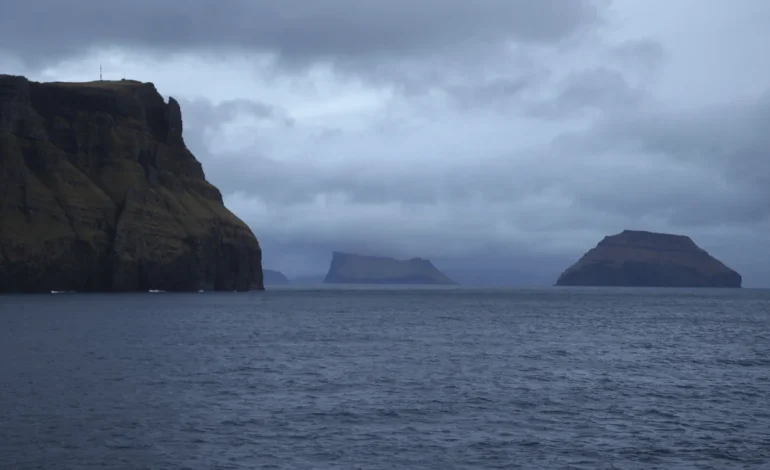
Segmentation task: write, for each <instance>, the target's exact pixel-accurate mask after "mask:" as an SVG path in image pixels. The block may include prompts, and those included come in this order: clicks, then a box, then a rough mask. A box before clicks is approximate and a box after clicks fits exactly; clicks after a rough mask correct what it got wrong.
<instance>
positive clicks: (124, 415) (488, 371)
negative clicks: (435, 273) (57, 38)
mask: <svg viewBox="0 0 770 470" xmlns="http://www.w3.org/2000/svg"><path fill="white" fill-rule="evenodd" d="M0 468H2V469H97V468H98V469H185V468H187V469H270V468H276V469H396V468H404V469H495V468H505V469H512V468H524V469H550V468H554V469H610V468H614V469H624V470H625V469H696V468H697V469H710V468H713V469H770V291H762V290H751V289H743V290H655V289H639V290H634V289H626V290H624V289H614V290H606V289H560V288H549V289H539V290H473V289H462V288H436V289H398V288H382V289H377V288H356V289H345V288H330V289H316V290H303V289H296V288H284V289H273V290H270V291H267V292H262V293H240V294H238V293H203V294H162V293H158V294H149V293H148V294H133V295H78V294H62V295H41V296H4V297H0Z"/></svg>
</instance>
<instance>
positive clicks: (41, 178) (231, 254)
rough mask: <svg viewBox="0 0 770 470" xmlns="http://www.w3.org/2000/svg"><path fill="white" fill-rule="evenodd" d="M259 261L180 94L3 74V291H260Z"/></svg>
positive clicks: (127, 83) (128, 84)
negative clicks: (196, 148) (201, 152)
mask: <svg viewBox="0 0 770 470" xmlns="http://www.w3.org/2000/svg"><path fill="white" fill-rule="evenodd" d="M261 258H262V252H261V249H260V246H259V243H258V242H257V239H256V238H255V236H254V234H253V233H252V231H251V230H250V229H249V228H248V226H247V225H246V224H244V223H243V222H242V221H241V220H240V219H238V217H236V216H235V215H233V214H232V213H231V212H230V211H229V210H228V209H227V208H225V206H224V204H223V201H222V195H221V193H220V192H219V190H218V189H217V188H215V187H214V186H212V185H211V184H209V183H208V182H207V181H206V179H205V176H204V173H203V169H202V167H201V164H200V162H198V161H197V160H196V158H195V157H194V156H193V155H192V153H190V151H189V150H188V149H187V147H186V146H185V143H184V139H183V137H182V113H181V110H180V108H179V104H178V103H177V102H176V101H175V100H174V99H173V98H170V99H169V101H168V103H166V102H165V101H164V99H163V97H162V96H161V95H160V94H159V93H158V91H157V90H156V89H155V86H154V85H153V84H151V83H141V82H136V81H132V80H122V81H117V82H108V81H105V82H102V81H99V82H89V83H58V82H55V83H37V82H31V81H28V80H27V79H26V78H24V77H17V76H9V75H0V292H39V291H50V290H74V291H134V290H140V291H141V290H144V291H146V290H150V289H160V290H169V291H172V290H175V291H192V290H201V289H203V290H249V289H262V288H263V284H262V267H261Z"/></svg>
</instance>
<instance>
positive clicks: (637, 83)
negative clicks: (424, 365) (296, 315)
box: [0, 0, 770, 287]
mask: <svg viewBox="0 0 770 470" xmlns="http://www.w3.org/2000/svg"><path fill="white" fill-rule="evenodd" d="M768 24H770V2H767V1H766V0H738V1H735V2H727V1H716V0H714V1H703V0H665V1H664V0H646V1H643V2H642V1H639V0H538V1H537V2H535V1H531V0H475V1H473V2H469V1H467V0H421V1H420V2H414V1H407V0H387V1H386V0H317V1H314V2H308V1H307V0H229V1H227V2H222V1H221V0H166V1H163V2H158V1H157V0H134V1H132V2H105V1H103V0H72V1H69V2H62V1H61V0H25V1H24V2H14V3H13V4H12V5H9V6H8V7H6V8H4V10H3V15H2V17H0V71H1V72H2V73H11V74H18V75H25V76H27V77H29V78H30V79H33V80H38V81H53V80H57V81H88V80H94V79H97V78H98V76H99V66H100V65H101V66H102V67H103V73H104V78H105V79H121V78H130V79H136V80H142V81H148V82H153V83H154V84H155V85H156V87H157V88H158V90H159V91H160V93H161V94H163V95H164V96H165V97H169V96H173V97H174V98H175V99H177V100H178V101H179V102H180V105H181V106H182V113H183V119H184V137H185V140H186V142H187V144H188V146H189V147H190V149H191V150H192V151H193V153H194V154H195V155H196V157H197V158H198V159H199V160H200V161H201V162H202V163H203V167H204V171H205V172H206V176H207V178H208V179H209V180H210V181H211V182H212V183H213V184H215V185H216V186H217V187H219V188H220V190H221V191H222V193H223V195H224V198H225V204H226V205H227V206H228V207H229V208H230V209H231V210H232V211H233V212H235V213H236V214H237V215H238V216H239V217H241V218H242V219H243V220H244V221H245V222H247V223H248V224H249V226H250V227H251V228H252V230H253V231H254V233H255V234H256V235H257V237H258V239H259V240H260V243H261V245H262V247H263V260H264V263H263V264H264V267H266V268H273V269H279V270H281V271H283V272H284V273H286V274H287V275H288V276H289V277H297V276H305V275H315V274H323V273H324V272H325V271H326V269H327V267H328V263H329V260H330V258H331V252H332V251H333V250H341V251H353V252H360V253H365V254H376V255H385V256H395V257H403V258H406V257H413V256H421V257H427V258H430V259H431V260H432V261H434V264H436V265H437V266H438V267H439V268H443V269H445V270H446V271H447V272H448V274H450V275H455V276H456V277H461V278H462V277H463V276H465V278H468V279H471V278H474V276H476V277H478V276H481V275H482V274H480V273H487V274H488V277H489V276H491V277H494V278H495V279H497V280H498V281H500V280H502V281H503V282H506V283H514V284H526V285H529V284H550V283H553V282H554V281H555V279H556V277H557V276H558V274H559V272H560V271H561V270H563V269H565V268H566V267H567V266H568V265H569V264H571V263H573V262H574V261H576V260H577V259H578V258H579V257H580V256H581V255H582V254H583V253H584V252H585V251H587V250H588V249H590V248H592V247H593V246H595V245H596V243H597V242H599V240H601V238H602V237H604V236H605V235H609V234H613V233H618V232H620V231H622V230H624V229H639V230H652V231H662V232H669V233H677V234H684V235H689V236H690V237H692V238H693V240H694V241H695V242H696V243H698V244H699V245H700V246H701V247H703V248H704V249H706V250H707V251H709V252H710V253H711V254H712V255H714V256H716V257H717V258H719V259H720V260H722V261H723V262H725V263H726V264H727V265H728V266H730V267H732V268H733V269H736V270H737V271H739V272H740V273H741V274H742V275H743V277H744V285H745V286H748V287H752V286H768V285H770V267H768V266H770V248H768V243H767V234H768V233H770V217H769V212H770V132H768V131H770V56H768V54H767V51H766V50H765V47H766V45H767V44H770V28H767V25H768ZM470 273H475V274H470ZM490 273H493V274H490ZM465 278H463V279H465ZM463 279H461V281H462V280H463Z"/></svg>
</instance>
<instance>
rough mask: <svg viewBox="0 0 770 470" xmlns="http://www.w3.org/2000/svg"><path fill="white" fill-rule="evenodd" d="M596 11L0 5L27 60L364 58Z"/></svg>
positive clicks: (500, 2)
mask: <svg viewBox="0 0 770 470" xmlns="http://www.w3.org/2000/svg"><path fill="white" fill-rule="evenodd" d="M599 19H600V16H599V12H598V10H597V8H596V6H595V5H594V4H593V2H591V1H589V0H538V1H531V0H479V1H473V2H470V1H467V0H440V1H439V0H432V1H429V0H422V1H411V0H389V1H367V0H318V1H308V0H228V1H222V0H184V1H158V0H134V1H131V2H114V1H104V0H73V1H66V2H65V1H62V0H25V1H18V2H12V3H9V5H6V6H4V8H3V15H2V16H0V44H3V45H4V47H5V48H7V49H9V50H10V51H12V52H17V53H19V54H21V55H23V57H24V58H25V59H26V60H29V61H33V62H36V61H46V60H48V61H50V60H52V59H57V58H62V57H64V56H68V55H72V54H76V53H79V52H82V51H84V50H85V49H86V48H89V47H109V46H120V47H137V48H145V49H153V50H158V51H167V52H184V51H196V50H206V49H209V50H210V49H224V50H253V51H261V52H271V53H276V54H278V56H279V57H280V58H281V59H283V60H285V61H286V62H288V63H292V62H295V63H308V62H312V61H316V60H319V59H329V60H357V59H365V60H367V61H368V60H370V59H372V58H380V59H381V58H384V57H388V56H399V55H414V54H416V55H422V54H424V53H428V54H430V53H432V52H435V51H436V50H437V49H438V50H446V49H453V48H458V47H462V46H463V44H467V43H472V42H476V43H489V42H496V41H499V40H506V39H510V40H516V41H524V42H536V43H543V42H555V41H560V40H562V39H564V38H566V37H568V36H570V35H571V34H573V33H575V32H576V31H578V30H579V29H580V28H581V27H583V26H585V25H590V24H594V23H596V22H598V21H599Z"/></svg>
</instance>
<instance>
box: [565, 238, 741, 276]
mask: <svg viewBox="0 0 770 470" xmlns="http://www.w3.org/2000/svg"><path fill="white" fill-rule="evenodd" d="M741 281H742V279H741V275H740V274H738V273H737V272H735V271H733V270H732V269H730V268H728V267H727V266H725V265H724V264H723V263H722V262H720V261H719V260H717V259H715V258H714V257H712V256H711V255H709V254H708V253H707V252H706V251H705V250H703V249H702V248H700V247H698V245H696V244H695V243H694V242H693V241H692V240H691V239H690V237H686V236H682V235H671V234H665V233H654V232H645V231H634V230H625V231H623V232H621V233H619V234H617V235H612V236H608V237H604V239H603V240H602V241H601V242H599V244H598V245H596V247H595V248H593V249H591V250H590V251H588V252H587V253H586V254H585V255H583V257H582V258H580V260H579V261H578V262H577V263H575V264H574V265H572V266H570V267H569V268H568V269H567V270H566V271H564V273H562V275H561V276H560V277H559V279H558V281H557V282H556V285H560V286H639V287H741Z"/></svg>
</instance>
